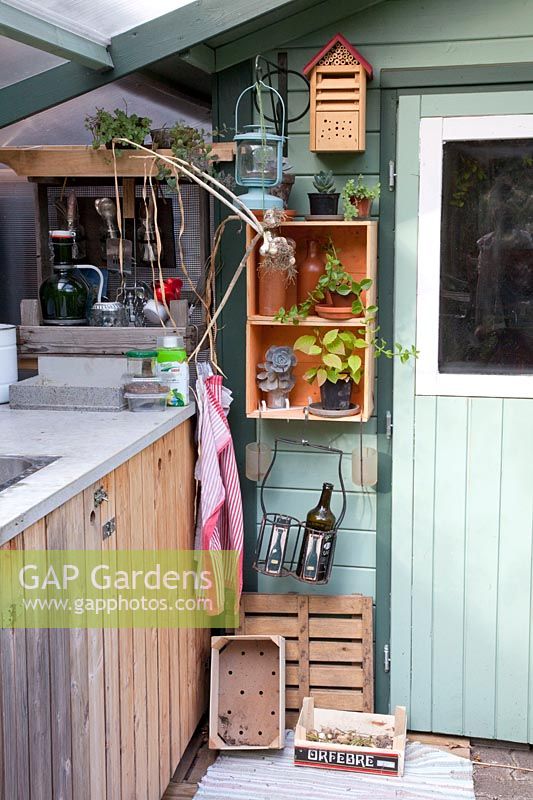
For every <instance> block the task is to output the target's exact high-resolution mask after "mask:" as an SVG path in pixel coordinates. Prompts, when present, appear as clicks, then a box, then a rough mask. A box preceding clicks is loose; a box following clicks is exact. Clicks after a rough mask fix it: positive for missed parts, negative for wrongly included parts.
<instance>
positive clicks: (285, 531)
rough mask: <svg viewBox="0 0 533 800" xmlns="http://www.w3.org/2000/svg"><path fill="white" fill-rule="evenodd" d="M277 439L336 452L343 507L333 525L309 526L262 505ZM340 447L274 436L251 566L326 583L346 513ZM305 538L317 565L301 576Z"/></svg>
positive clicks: (264, 482)
mask: <svg viewBox="0 0 533 800" xmlns="http://www.w3.org/2000/svg"><path fill="white" fill-rule="evenodd" d="M280 443H283V444H290V445H295V446H300V447H304V448H311V449H313V450H320V451H321V452H326V453H335V454H336V455H338V457H339V464H338V474H339V484H340V488H341V492H342V508H341V512H340V514H339V516H338V517H337V519H336V521H335V526H334V528H332V529H330V530H328V531H324V530H318V529H316V528H312V527H311V526H309V525H308V524H307V523H306V522H305V521H301V520H299V519H297V518H296V517H293V516H290V515H289V514H285V513H280V512H275V513H272V512H268V511H267V509H266V505H265V496H264V494H265V486H266V483H267V480H268V477H269V475H270V473H271V472H272V469H273V467H274V463H275V461H276V458H277V455H278V445H279V444H280ZM342 456H343V452H342V450H338V449H337V448H335V447H328V446H327V445H322V444H316V443H314V442H309V441H308V440H307V439H285V438H282V437H279V438H276V440H275V443H274V454H273V456H272V461H271V462H270V466H269V468H268V470H267V472H266V474H265V476H264V478H263V481H262V483H261V492H260V504H261V510H262V512H263V516H262V519H261V525H260V527H259V535H258V537H257V543H256V546H255V553H254V560H253V563H252V567H253V569H255V571H256V572H260V573H262V574H263V575H269V576H270V577H287V576H291V577H293V578H296V579H297V580H300V581H304V582H305V583H313V584H325V583H327V582H328V581H329V578H330V575H331V568H332V566H333V559H334V555H335V544H336V538H337V532H338V530H339V528H340V526H341V524H342V521H343V519H344V515H345V513H346V489H345V487H344V480H343V477H342ZM306 541H311V542H312V546H313V548H314V550H313V556H314V558H315V561H316V569H315V570H314V571H313V576H312V577H306V578H304V577H302V575H301V574H299V572H301V570H299V569H298V565H299V562H300V561H301V558H300V554H301V552H302V547H303V546H304V544H305V542H306Z"/></svg>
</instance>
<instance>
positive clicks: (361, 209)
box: [342, 175, 380, 222]
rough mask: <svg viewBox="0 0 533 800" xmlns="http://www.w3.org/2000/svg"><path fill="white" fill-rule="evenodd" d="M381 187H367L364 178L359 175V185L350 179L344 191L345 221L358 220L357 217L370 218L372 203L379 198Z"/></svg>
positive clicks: (377, 185) (377, 184)
mask: <svg viewBox="0 0 533 800" xmlns="http://www.w3.org/2000/svg"><path fill="white" fill-rule="evenodd" d="M379 193H380V185H379V183H376V185H375V186H367V185H366V184H365V183H364V182H363V176H362V175H359V177H358V178H357V183H356V182H355V181H354V179H353V178H349V179H348V180H347V181H346V183H345V184H344V187H343V190H342V202H343V204H344V219H345V220H346V221H347V222H348V221H349V220H352V219H356V217H368V216H370V209H371V208H372V202H373V200H375V199H376V198H377V197H379Z"/></svg>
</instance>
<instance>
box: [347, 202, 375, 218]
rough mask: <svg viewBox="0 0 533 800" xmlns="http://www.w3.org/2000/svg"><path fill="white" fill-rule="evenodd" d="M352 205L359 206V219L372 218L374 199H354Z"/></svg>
mask: <svg viewBox="0 0 533 800" xmlns="http://www.w3.org/2000/svg"><path fill="white" fill-rule="evenodd" d="M352 203H353V205H354V206H357V218H358V219H359V217H369V216H370V209H371V208H372V199H371V198H370V197H365V198H364V199H363V200H357V199H356V198H355V197H352Z"/></svg>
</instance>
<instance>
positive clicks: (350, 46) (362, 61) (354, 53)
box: [302, 33, 373, 81]
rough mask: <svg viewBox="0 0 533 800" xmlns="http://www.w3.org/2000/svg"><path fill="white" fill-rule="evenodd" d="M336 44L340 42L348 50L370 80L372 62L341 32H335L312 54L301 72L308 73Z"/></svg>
mask: <svg viewBox="0 0 533 800" xmlns="http://www.w3.org/2000/svg"><path fill="white" fill-rule="evenodd" d="M337 44H342V45H343V46H344V47H345V48H346V49H347V50H348V52H349V53H350V54H351V55H352V56H353V57H354V58H355V60H356V61H358V62H359V63H360V64H361V66H362V67H364V69H365V72H366V74H367V75H368V80H369V81H371V80H372V74H373V72H372V64H369V62H368V61H367V60H366V58H363V56H362V55H361V53H360V52H359V51H358V50H356V49H355V47H354V46H353V44H350V42H349V41H348V40H347V39H345V38H344V36H343V35H342V33H336V34H335V36H334V37H333V39H330V40H329V42H328V43H327V44H326V45H325V46H324V47H323V48H322V50H321V51H320V52H319V53H317V54H316V56H313V58H312V59H311V61H309V62H308V63H307V64H306V65H305V67H304V68H303V70H302V72H303V74H304V75H309V73H310V72H311V70H312V69H313V67H316V65H317V64H318V62H319V61H320V60H321V59H322V58H324V56H325V55H326V53H329V51H330V50H332V49H333V48H334V47H335V45H337Z"/></svg>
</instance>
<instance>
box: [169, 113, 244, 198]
mask: <svg viewBox="0 0 533 800" xmlns="http://www.w3.org/2000/svg"><path fill="white" fill-rule="evenodd" d="M228 130H229V129H227V128H224V130H223V131H222V132H223V133H227V131H228ZM219 133H220V132H219V131H213V132H211V133H210V132H209V131H206V130H204V129H203V128H195V127H194V126H192V125H188V124H187V123H186V122H183V121H179V122H176V124H175V125H173V126H172V127H171V128H169V129H168V136H169V140H170V142H171V149H172V153H173V155H175V156H176V157H177V158H181V159H182V160H183V161H187V162H188V163H189V164H192V165H193V166H194V167H196V168H197V169H200V170H202V172H206V173H207V174H208V175H213V176H214V177H216V179H217V180H219V181H220V182H221V183H222V184H223V185H224V186H225V187H226V188H228V189H230V190H233V189H234V188H235V179H234V177H233V175H229V174H228V173H225V172H224V171H223V170H218V169H217V158H218V157H217V155H216V153H213V146H212V144H211V143H210V142H208V141H207V139H208V138H210V137H212V136H215V135H219ZM157 177H158V179H159V180H165V181H166V182H167V184H168V186H170V188H171V189H175V188H176V178H175V176H174V175H173V174H172V172H171V170H170V169H168V168H167V167H165V166H163V165H161V166H160V169H159V173H158V176H157Z"/></svg>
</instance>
